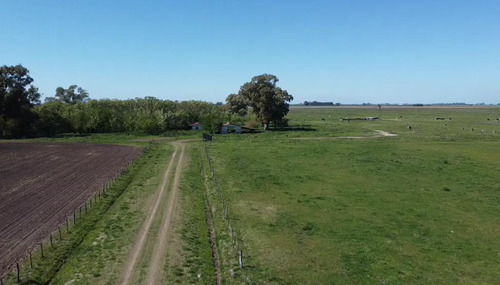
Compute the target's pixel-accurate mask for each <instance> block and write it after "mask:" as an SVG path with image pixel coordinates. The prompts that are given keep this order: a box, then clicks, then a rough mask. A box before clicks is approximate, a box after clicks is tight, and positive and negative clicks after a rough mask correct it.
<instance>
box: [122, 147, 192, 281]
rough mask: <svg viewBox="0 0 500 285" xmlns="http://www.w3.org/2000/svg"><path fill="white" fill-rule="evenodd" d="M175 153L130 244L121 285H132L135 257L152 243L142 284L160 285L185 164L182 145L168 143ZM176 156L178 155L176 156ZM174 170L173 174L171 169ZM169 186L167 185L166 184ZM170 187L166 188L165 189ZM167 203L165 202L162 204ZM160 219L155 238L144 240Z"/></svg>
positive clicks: (136, 261)
mask: <svg viewBox="0 0 500 285" xmlns="http://www.w3.org/2000/svg"><path fill="white" fill-rule="evenodd" d="M172 144H173V145H174V147H175V151H174V153H173V154H172V157H171V159H170V162H169V164H168V167H167V170H166V171H165V174H164V175H163V181H162V183H161V185H160V186H159V187H158V190H157V194H156V197H157V198H156V199H155V200H154V206H153V208H152V210H151V212H150V213H149V215H148V218H147V219H146V220H145V221H144V223H143V225H142V227H141V229H140V231H139V234H138V236H137V238H136V240H135V242H134V246H133V248H132V250H131V252H130V253H129V257H128V259H127V261H126V262H125V264H126V268H125V270H124V272H123V274H122V278H121V282H120V283H121V284H134V282H133V280H134V275H136V271H138V270H139V269H138V265H137V264H138V261H139V257H140V255H141V253H142V251H143V249H144V247H145V244H146V243H149V242H152V243H154V244H155V246H154V251H153V254H152V255H151V257H150V258H149V260H148V261H147V262H148V268H149V270H148V273H147V277H146V284H159V283H160V282H161V273H162V268H163V265H164V260H163V259H162V258H164V256H165V248H166V242H167V237H168V232H169V229H170V224H171V221H172V216H173V213H174V210H175V205H176V201H177V196H178V192H179V182H180V177H181V173H182V166H183V164H184V161H185V157H184V155H185V147H184V144H183V142H182V141H177V142H173V143H172ZM179 153H180V154H179ZM174 168H175V174H173V169H174ZM170 182H171V184H170ZM169 185H170V187H169ZM165 199H167V201H165ZM162 206H163V207H166V208H167V210H166V214H165V216H164V217H159V213H160V212H161V211H159V210H160V208H161V207H162ZM155 219H161V230H160V231H159V232H158V233H157V234H156V236H148V233H149V231H150V228H151V225H152V223H153V220H155Z"/></svg>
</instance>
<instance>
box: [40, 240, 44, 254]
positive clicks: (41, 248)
mask: <svg viewBox="0 0 500 285" xmlns="http://www.w3.org/2000/svg"><path fill="white" fill-rule="evenodd" d="M40 251H41V252H42V257H45V256H44V255H43V242H42V243H41V244H40Z"/></svg>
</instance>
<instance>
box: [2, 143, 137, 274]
mask: <svg viewBox="0 0 500 285" xmlns="http://www.w3.org/2000/svg"><path fill="white" fill-rule="evenodd" d="M141 153H142V150H141V149H140V148H134V147H126V146H115V145H98V144H42V143H6V144H0V182H1V183H0V221H1V222H0V276H2V275H3V274H5V273H6V272H8V271H9V270H10V266H12V265H13V264H15V263H16V262H18V261H20V260H22V259H23V258H24V257H25V256H26V255H27V253H28V252H29V251H30V250H32V249H33V248H34V247H36V246H37V245H38V244H40V243H41V242H42V241H43V240H45V239H47V237H48V236H49V234H50V233H51V232H52V231H53V230H55V229H56V228H57V225H59V224H62V223H63V222H65V221H66V217H67V216H72V214H73V212H74V211H77V210H78V208H79V207H80V206H82V205H83V204H84V203H85V202H86V201H87V200H88V199H89V198H90V197H92V196H93V195H94V193H96V192H97V191H98V190H100V189H102V188H103V186H104V185H105V183H106V182H107V181H109V180H111V179H112V178H114V177H115V176H116V175H118V174H119V173H120V172H121V171H122V170H123V169H125V167H126V166H127V165H129V163H131V162H132V161H133V160H134V159H135V158H137V157H138V156H140V155H141Z"/></svg>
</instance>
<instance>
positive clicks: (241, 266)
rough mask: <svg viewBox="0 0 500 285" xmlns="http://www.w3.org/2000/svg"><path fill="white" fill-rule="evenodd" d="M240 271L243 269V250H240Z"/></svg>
mask: <svg viewBox="0 0 500 285" xmlns="http://www.w3.org/2000/svg"><path fill="white" fill-rule="evenodd" d="M240 269H243V250H240Z"/></svg>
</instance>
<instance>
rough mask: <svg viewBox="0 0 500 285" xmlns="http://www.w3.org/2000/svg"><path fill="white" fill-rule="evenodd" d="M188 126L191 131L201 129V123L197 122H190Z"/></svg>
mask: <svg viewBox="0 0 500 285" xmlns="http://www.w3.org/2000/svg"><path fill="white" fill-rule="evenodd" d="M190 126H191V129H192V130H193V131H201V125H200V123H198V122H196V123H194V124H191V125H190Z"/></svg>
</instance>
